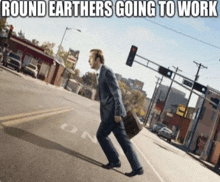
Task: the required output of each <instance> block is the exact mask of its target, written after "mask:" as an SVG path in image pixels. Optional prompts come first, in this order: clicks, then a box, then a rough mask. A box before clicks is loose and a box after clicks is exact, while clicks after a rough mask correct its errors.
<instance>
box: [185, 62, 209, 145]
mask: <svg viewBox="0 0 220 182" xmlns="http://www.w3.org/2000/svg"><path fill="white" fill-rule="evenodd" d="M193 62H194V63H195V64H196V65H197V66H198V70H197V73H196V76H195V79H194V82H193V86H192V89H191V90H190V94H189V98H188V100H187V103H186V107H185V110H184V113H183V117H182V122H183V120H184V117H185V115H186V112H187V108H188V105H189V101H190V99H191V96H192V93H193V87H194V83H195V82H196V81H197V80H198V77H199V71H200V69H201V67H203V68H206V69H208V67H205V66H204V65H202V64H201V63H200V64H199V63H197V62H195V61H193ZM194 133H195V128H194V129H193V131H192V134H191V136H190V137H189V140H190V141H189V145H188V146H187V148H189V147H190V145H191V142H192V138H193V135H194ZM188 134H189V131H187V135H188ZM186 138H188V137H186ZM184 143H185V141H184Z"/></svg>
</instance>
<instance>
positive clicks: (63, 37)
mask: <svg viewBox="0 0 220 182" xmlns="http://www.w3.org/2000/svg"><path fill="white" fill-rule="evenodd" d="M72 29H75V28H68V27H66V29H65V31H64V34H63V37H62V39H61V42H60V45H59V47H58V51H57V56H58V55H59V52H60V48H61V45H62V43H63V39H64V37H65V35H66V31H67V30H72ZM75 30H76V31H78V32H81V30H79V29H75Z"/></svg>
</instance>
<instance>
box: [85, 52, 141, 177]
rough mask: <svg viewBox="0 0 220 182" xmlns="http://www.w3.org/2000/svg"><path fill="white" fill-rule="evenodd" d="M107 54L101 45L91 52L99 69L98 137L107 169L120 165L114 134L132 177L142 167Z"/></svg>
mask: <svg viewBox="0 0 220 182" xmlns="http://www.w3.org/2000/svg"><path fill="white" fill-rule="evenodd" d="M104 62H105V60H104V55H103V53H102V51H101V50H99V49H92V50H91V51H90V56H89V64H90V67H91V68H92V69H94V70H96V72H97V80H98V89H99V98H100V114H101V123H100V126H99V128H98V131H97V134H96V137H97V139H98V141H99V143H100V146H101V148H102V150H103V151H104V153H105V155H106V157H107V159H108V161H109V163H108V164H106V165H103V166H102V167H103V168H105V169H112V168H114V167H120V166H121V162H120V160H119V155H118V152H117V151H116V149H115V147H114V145H113V143H112V142H111V140H110V138H109V137H108V136H109V134H110V133H111V132H113V134H114V135H115V137H116V139H117V140H118V142H119V144H120V145H121V147H122V149H123V151H124V153H125V155H126V157H127V159H128V161H129V163H130V165H131V168H132V171H131V172H130V173H125V175H126V176H129V177H132V176H135V175H141V174H143V172H144V171H143V168H142V166H141V164H140V162H139V160H138V158H137V154H136V152H135V150H134V147H133V145H132V143H131V141H130V139H129V138H128V136H127V134H126V131H125V128H124V123H123V121H122V117H125V116H126V111H125V108H124V105H123V102H122V97H121V91H120V88H119V85H118V82H117V80H116V77H115V74H114V73H113V71H112V70H111V69H110V68H108V67H107V66H105V65H104Z"/></svg>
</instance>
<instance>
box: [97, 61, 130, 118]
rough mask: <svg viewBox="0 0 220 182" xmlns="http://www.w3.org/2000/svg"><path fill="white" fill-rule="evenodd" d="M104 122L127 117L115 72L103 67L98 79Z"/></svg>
mask: <svg viewBox="0 0 220 182" xmlns="http://www.w3.org/2000/svg"><path fill="white" fill-rule="evenodd" d="M98 87H99V98H100V112H101V120H102V121H109V120H113V121H114V116H122V117H125V116H126V111H125V108H124V105H123V102H122V96H121V91H120V88H119V85H118V82H117V79H116V77H115V74H114V73H113V71H112V70H111V69H110V68H108V67H107V66H105V65H102V67H101V70H100V76H99V79H98Z"/></svg>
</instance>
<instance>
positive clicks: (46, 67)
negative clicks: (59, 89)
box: [8, 35, 65, 86]
mask: <svg viewBox="0 0 220 182" xmlns="http://www.w3.org/2000/svg"><path fill="white" fill-rule="evenodd" d="M8 45H9V47H8V48H9V50H11V51H12V52H14V53H16V54H18V55H20V56H21V62H22V67H23V68H24V67H25V66H26V65H28V64H29V63H34V64H36V65H37V67H38V70H39V72H38V78H39V79H41V80H43V81H45V82H47V83H51V84H54V85H57V86H60V82H61V76H62V73H63V71H64V69H65V65H64V64H61V63H60V62H59V61H56V60H55V59H54V58H53V57H51V56H48V55H46V54H45V53H44V49H42V48H40V47H38V46H36V45H34V44H32V43H31V42H30V41H29V40H26V39H21V38H19V37H16V36H13V35H12V36H11V38H10V39H9V40H8Z"/></svg>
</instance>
